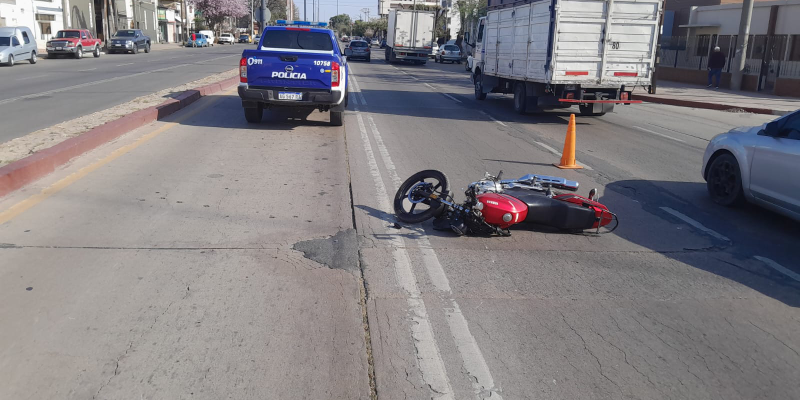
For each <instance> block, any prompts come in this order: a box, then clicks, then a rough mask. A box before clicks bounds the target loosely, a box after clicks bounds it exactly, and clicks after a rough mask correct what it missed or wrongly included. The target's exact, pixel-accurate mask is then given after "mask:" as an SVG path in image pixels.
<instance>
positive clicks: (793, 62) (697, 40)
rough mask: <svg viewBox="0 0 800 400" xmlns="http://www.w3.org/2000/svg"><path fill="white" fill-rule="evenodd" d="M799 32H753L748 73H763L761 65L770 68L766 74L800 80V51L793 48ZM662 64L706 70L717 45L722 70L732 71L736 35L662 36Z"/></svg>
mask: <svg viewBox="0 0 800 400" xmlns="http://www.w3.org/2000/svg"><path fill="white" fill-rule="evenodd" d="M796 41H800V35H792V36H788V35H775V36H766V35H755V36H753V35H751V36H750V38H749V42H748V43H749V46H748V51H747V56H748V58H747V59H746V60H745V69H744V73H745V74H746V75H761V68H762V67H765V66H766V67H768V68H769V69H768V70H767V73H768V74H770V75H774V76H775V77H780V78H791V79H800V54H796V53H797V51H794V50H793V48H794V47H798V48H800V46H798V45H797V44H796V43H795V42H796ZM660 44H661V53H660V59H659V60H660V61H659V65H661V66H664V67H672V68H681V69H690V70H705V69H707V68H708V59H709V57H710V56H711V53H712V51H713V49H714V47H716V46H718V47H719V48H720V51H722V53H723V54H725V67H724V68H723V71H725V72H731V61H733V59H734V55H735V51H736V46H737V36H736V35H698V36H682V37H666V38H662V39H661V42H660Z"/></svg>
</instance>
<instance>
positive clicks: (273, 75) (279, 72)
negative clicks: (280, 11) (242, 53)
mask: <svg viewBox="0 0 800 400" xmlns="http://www.w3.org/2000/svg"><path fill="white" fill-rule="evenodd" d="M333 46H334V44H333V40H332V38H331V34H330V32H328V31H314V30H310V29H303V28H285V29H276V30H266V31H265V32H264V37H263V38H262V41H261V48H260V49H259V51H257V52H248V55H249V57H248V58H247V59H246V62H247V76H248V84H249V85H250V86H252V87H259V86H260V87H286V88H304V89H330V88H331V65H332V63H333V62H336V61H337V59H336V58H335V57H334V53H333Z"/></svg>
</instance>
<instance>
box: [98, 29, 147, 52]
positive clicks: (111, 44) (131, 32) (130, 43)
mask: <svg viewBox="0 0 800 400" xmlns="http://www.w3.org/2000/svg"><path fill="white" fill-rule="evenodd" d="M139 50H144V52H145V53H149V52H150V37H149V36H147V35H145V34H144V33H142V31H141V30H140V29H122V30H119V31H117V33H115V34H114V36H112V37H111V40H109V41H108V53H109V54H113V53H117V52H122V53H127V52H131V53H133V54H136V53H138V52H139Z"/></svg>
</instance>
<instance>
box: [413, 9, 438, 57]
mask: <svg viewBox="0 0 800 400" xmlns="http://www.w3.org/2000/svg"><path fill="white" fill-rule="evenodd" d="M415 14H416V16H415V26H416V29H415V31H414V43H413V44H412V45H411V47H414V48H417V49H422V48H425V47H428V48H430V47H431V43H432V42H433V25H434V21H433V13H429V12H416V13H415Z"/></svg>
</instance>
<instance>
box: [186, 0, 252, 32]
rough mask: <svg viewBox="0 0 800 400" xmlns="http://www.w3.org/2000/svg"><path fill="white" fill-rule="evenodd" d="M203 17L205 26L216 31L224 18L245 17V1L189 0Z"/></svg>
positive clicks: (246, 9)
mask: <svg viewBox="0 0 800 400" xmlns="http://www.w3.org/2000/svg"><path fill="white" fill-rule="evenodd" d="M191 1H192V4H194V5H195V7H197V9H198V10H199V11H200V13H201V14H202V15H203V19H204V20H205V22H206V23H205V25H206V26H208V27H210V28H212V29H216V27H217V26H218V25H219V24H220V23H221V22H222V21H223V20H224V19H225V18H226V17H234V18H239V17H243V16H245V15H247V11H248V7H247V3H246V0H191Z"/></svg>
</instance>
